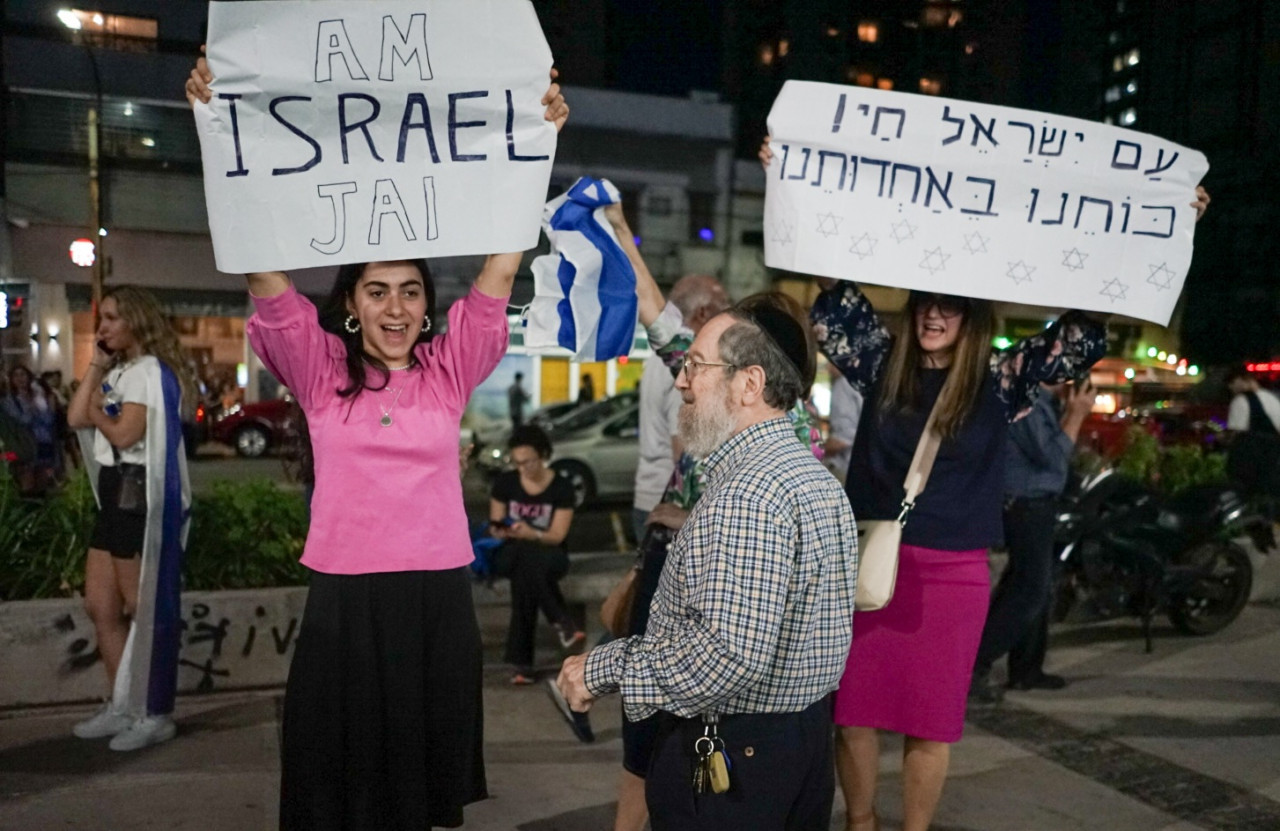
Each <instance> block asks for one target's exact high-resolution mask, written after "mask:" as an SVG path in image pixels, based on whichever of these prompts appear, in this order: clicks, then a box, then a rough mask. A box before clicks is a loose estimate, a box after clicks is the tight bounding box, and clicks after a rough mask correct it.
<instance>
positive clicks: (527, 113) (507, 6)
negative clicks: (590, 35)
mask: <svg viewBox="0 0 1280 831" xmlns="http://www.w3.org/2000/svg"><path fill="white" fill-rule="evenodd" d="M208 50H209V53H208V57H209V68H210V70H211V71H212V73H213V75H214V83H213V92H214V97H213V100H212V101H211V102H210V104H209V105H208V106H204V105H199V106H197V107H196V125H197V129H198V130H199V134H200V147H201V153H202V156H203V162H204V181H205V199H206V201H207V203H208V208H209V227H210V230H211V231H212V233H213V245H214V254H215V257H216V260H217V264H218V269H219V270H221V271H225V272H229V273H243V272H249V271H266V270H277V269H289V268H301V267H310V266H322V265H336V264H341V263H349V262H369V261H374V260H391V259H407V258H415V257H440V256H453V255H462V254H486V253H493V252H504V251H523V250H526V249H528V248H532V247H533V246H534V245H536V244H537V241H538V232H539V223H540V221H541V218H542V204H543V202H544V200H545V199H546V195H547V184H548V182H549V180H550V177H551V163H552V157H553V156H554V155H555V148H556V132H555V127H554V126H553V125H551V124H550V123H549V122H547V121H544V120H543V117H542V113H543V107H542V104H541V103H540V99H541V97H542V94H543V92H545V91H546V88H547V85H548V84H549V80H548V71H549V70H550V67H551V51H550V49H549V48H548V47H547V42H546V39H545V38H544V37H543V35H542V30H541V28H540V27H539V26H538V19H537V15H536V14H535V13H534V10H533V7H532V6H531V5H530V3H529V2H528V0H413V2H401V0H384V2H379V3H369V2H354V1H353V0H275V2H270V3H243V2H213V3H210V4H209V44H208Z"/></svg>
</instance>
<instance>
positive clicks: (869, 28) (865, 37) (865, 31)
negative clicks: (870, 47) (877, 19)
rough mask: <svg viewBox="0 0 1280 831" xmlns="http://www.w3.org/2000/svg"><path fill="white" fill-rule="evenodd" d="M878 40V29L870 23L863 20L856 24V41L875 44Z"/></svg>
mask: <svg viewBox="0 0 1280 831" xmlns="http://www.w3.org/2000/svg"><path fill="white" fill-rule="evenodd" d="M879 39H880V27H879V26H878V25H876V24H875V23H872V22H871V21H867V20H864V21H863V22H861V23H859V24H858V40H860V41H862V42H863V43H875V42H876V41H878V40H879Z"/></svg>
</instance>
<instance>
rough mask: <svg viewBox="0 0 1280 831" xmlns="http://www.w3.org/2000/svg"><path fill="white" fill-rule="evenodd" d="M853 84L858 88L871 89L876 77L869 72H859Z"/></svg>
mask: <svg viewBox="0 0 1280 831" xmlns="http://www.w3.org/2000/svg"><path fill="white" fill-rule="evenodd" d="M853 82H854V83H855V84H857V85H858V86H860V87H873V86H875V85H876V76H874V75H872V74H871V73H870V72H859V73H857V74H856V75H855V76H854V79H853Z"/></svg>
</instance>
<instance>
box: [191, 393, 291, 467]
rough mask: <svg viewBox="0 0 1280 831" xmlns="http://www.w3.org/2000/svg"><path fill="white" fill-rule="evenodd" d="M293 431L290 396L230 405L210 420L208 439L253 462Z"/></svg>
mask: <svg viewBox="0 0 1280 831" xmlns="http://www.w3.org/2000/svg"><path fill="white" fill-rule="evenodd" d="M295 429H296V426H295V425H294V423H293V396H291V395H288V394H286V395H285V396H284V397H283V398H273V399H269V400H266V401H258V402H255V403H253V404H234V405H232V406H231V407H230V408H228V409H225V410H222V411H221V412H219V413H217V414H216V415H215V416H214V417H213V423H212V424H211V425H210V428H209V437H210V438H212V439H213V440H214V441H219V442H222V443H223V444H229V445H231V447H233V448H235V451H236V453H238V454H239V455H241V456H245V457H248V458H250V459H256V458H258V457H259V456H262V455H264V454H266V453H267V451H269V450H271V449H273V448H276V447H278V446H280V444H281V443H282V442H283V441H284V440H285V438H286V437H288V436H289V435H290V433H291V432H292V431H293V430H295Z"/></svg>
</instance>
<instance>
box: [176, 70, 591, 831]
mask: <svg viewBox="0 0 1280 831" xmlns="http://www.w3.org/2000/svg"><path fill="white" fill-rule="evenodd" d="M553 77H554V71H553ZM212 82H213V77H212V75H211V74H210V73H209V68H208V64H207V62H206V61H205V60H204V59H203V58H201V59H200V60H199V61H198V62H197V65H196V68H195V69H194V70H193V71H192V73H191V76H190V78H189V79H188V80H187V98H188V100H189V101H190V103H191V104H192V106H193V107H195V106H197V102H204V103H208V102H209V100H210V99H211V98H212V91H211V89H210V88H209V85H210V84H211V83H212ZM542 103H543V105H544V106H545V107H546V111H545V113H544V118H545V119H546V120H547V121H549V122H553V123H554V124H555V125H556V128H557V129H559V127H561V126H562V125H563V124H564V120H565V119H566V118H567V117H568V112H569V109H568V106H567V105H566V104H565V102H564V98H563V96H561V95H560V88H559V86H558V85H557V84H554V83H552V84H551V86H550V88H549V89H548V90H547V92H546V94H545V95H544V96H543V99H542ZM521 257H522V255H521V254H520V253H504V254H493V255H490V256H489V257H488V258H487V259H486V260H485V262H484V265H483V267H482V268H481V270H480V273H479V275H478V276H477V277H476V279H475V282H474V284H473V286H472V288H471V290H470V292H468V293H467V294H466V295H465V296H464V297H462V298H461V299H460V300H458V301H457V302H456V303H455V304H454V305H453V306H452V308H450V310H449V313H448V321H449V326H448V331H447V332H445V333H443V334H439V335H437V333H436V331H435V327H434V322H433V315H434V312H435V289H434V284H433V282H432V279H431V273H430V270H429V268H428V265H427V262H426V261H425V260H413V261H404V260H400V261H392V262H370V263H352V264H347V265H343V266H341V267H340V268H339V269H338V274H337V278H336V280H335V282H334V285H333V288H332V290H331V291H330V294H329V298H328V300H327V302H326V303H325V305H324V308H323V309H322V310H321V311H320V312H317V310H316V308H315V307H314V306H313V305H312V304H311V302H310V301H308V300H307V299H306V298H305V297H303V296H302V295H301V294H300V293H299V292H298V290H297V289H296V288H295V287H294V285H293V284H292V282H291V281H290V279H289V277H288V276H287V275H285V274H284V273H282V272H263V273H255V274H250V275H248V286H249V293H250V296H251V298H252V300H253V303H254V306H255V308H256V311H255V314H254V315H253V317H252V318H250V320H249V323H248V324H247V326H246V334H247V335H248V337H249V341H250V343H251V345H252V346H253V348H254V350H255V351H256V352H257V354H258V355H259V356H260V357H261V358H262V360H263V363H264V364H265V365H266V367H267V368H268V369H269V370H270V372H271V373H272V374H273V375H274V376H275V377H276V378H277V379H279V380H280V381H282V382H284V383H285V384H286V385H287V386H288V387H289V390H290V391H291V392H292V393H293V395H294V396H295V397H296V398H297V400H298V403H299V404H300V405H301V407H302V409H303V411H304V412H305V413H306V416H307V421H308V424H309V425H310V432H311V444H312V448H313V451H314V453H315V460H316V466H315V477H316V481H315V494H314V496H313V498H312V505H311V528H310V533H309V534H308V536H307V543H306V548H305V550H304V552H303V557H302V563H303V565H305V566H307V568H309V569H310V570H311V572H312V574H311V580H310V589H309V591H308V595H307V606H306V611H305V614H304V616H303V623H302V629H301V631H300V633H299V636H298V640H297V643H296V646H295V648H294V656H293V662H292V664H291V666H290V670H289V681H288V686H287V688H286V691H285V702H284V719H283V722H284V726H283V737H282V747H281V786H280V826H281V828H283V829H288V830H289V831H327V830H328V829H375V828H376V829H380V830H381V829H385V830H386V831H391V829H406V830H407V829H415V831H416V829H424V828H429V827H432V826H444V827H449V828H452V827H457V826H459V825H461V824H462V821H463V807H464V806H465V805H467V804H469V803H472V802H475V801H477V800H480V799H484V798H485V797H486V796H487V786H486V783H485V773H484V760H483V730H482V719H483V708H482V704H481V681H482V670H483V660H482V656H481V651H480V631H479V627H478V625H477V623H476V617H475V610H474V609H473V608H472V601H471V578H470V570H469V568H468V565H469V563H470V562H471V560H472V553H471V542H470V536H469V534H468V529H467V518H466V512H465V510H464V508H463V499H462V484H461V477H460V475H459V469H458V456H459V453H458V439H459V434H460V427H459V423H460V419H461V418H462V413H463V411H464V409H465V408H466V404H467V400H468V399H469V398H470V396H471V393H472V392H473V391H474V390H475V388H476V387H477V386H479V384H480V383H481V382H482V381H483V380H484V379H485V378H486V377H488V376H489V374H490V373H491V372H492V371H493V370H494V368H495V367H496V366H497V365H498V363H499V361H501V359H502V356H503V355H504V354H505V353H506V350H507V345H508V331H507V315H506V309H507V302H508V301H509V299H510V295H511V288H512V283H513V282H514V280H515V275H516V271H517V270H518V269H519V267H520V262H521Z"/></svg>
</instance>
